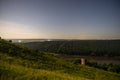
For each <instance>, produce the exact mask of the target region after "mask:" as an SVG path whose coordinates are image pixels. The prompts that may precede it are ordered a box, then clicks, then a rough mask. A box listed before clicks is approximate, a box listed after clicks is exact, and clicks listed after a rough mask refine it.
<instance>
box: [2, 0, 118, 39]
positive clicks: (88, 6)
mask: <svg viewBox="0 0 120 80" xmlns="http://www.w3.org/2000/svg"><path fill="white" fill-rule="evenodd" d="M0 36H1V37H2V38H5V39H13V38H14V39H17V38H19V39H20V38H22V39H43V38H44V39H120V0H0Z"/></svg>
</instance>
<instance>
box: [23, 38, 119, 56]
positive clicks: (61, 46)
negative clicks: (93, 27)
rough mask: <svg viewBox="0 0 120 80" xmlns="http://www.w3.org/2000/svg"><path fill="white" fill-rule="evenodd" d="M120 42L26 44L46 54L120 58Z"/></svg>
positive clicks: (83, 41) (73, 41)
mask: <svg viewBox="0 0 120 80" xmlns="http://www.w3.org/2000/svg"><path fill="white" fill-rule="evenodd" d="M119 44H120V40H71V41H45V42H29V43H24V45H26V46H27V47H30V48H33V49H37V50H40V51H45V52H53V53H57V54H68V55H84V56H107V57H111V56H112V57H113V56H120V45H119Z"/></svg>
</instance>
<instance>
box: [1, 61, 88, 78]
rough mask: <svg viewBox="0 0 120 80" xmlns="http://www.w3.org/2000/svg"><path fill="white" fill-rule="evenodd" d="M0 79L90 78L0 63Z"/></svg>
mask: <svg viewBox="0 0 120 80" xmlns="http://www.w3.org/2000/svg"><path fill="white" fill-rule="evenodd" d="M0 75H1V76H0V80H90V79H86V78H82V77H77V76H73V75H70V74H67V73H61V72H59V71H48V70H43V69H32V68H26V67H23V66H19V65H10V64H8V63H6V62H1V64H0Z"/></svg>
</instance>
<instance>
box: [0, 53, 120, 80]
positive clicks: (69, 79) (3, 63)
mask: <svg viewBox="0 0 120 80" xmlns="http://www.w3.org/2000/svg"><path fill="white" fill-rule="evenodd" d="M24 62H25V61H24V59H21V58H16V57H11V56H8V55H6V54H4V53H0V80H120V74H116V73H112V72H107V71H104V70H100V69H96V68H92V67H88V66H84V65H74V66H73V65H68V66H66V67H67V68H63V69H62V70H50V69H44V68H41V69H35V68H34V67H32V66H29V67H28V66H26V65H23V64H22V63H24ZM28 62H29V61H27V62H25V63H28ZM29 64H30V63H29ZM42 64H43V63H42ZM37 65H38V64H37ZM49 65H50V64H49ZM50 68H51V67H50Z"/></svg>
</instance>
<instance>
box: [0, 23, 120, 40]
mask: <svg viewBox="0 0 120 80" xmlns="http://www.w3.org/2000/svg"><path fill="white" fill-rule="evenodd" d="M0 26H1V27H0V35H1V37H2V38H5V39H118V37H119V35H117V36H115V35H104V36H102V35H90V34H86V35H83V34H82V35H80V34H77V35H73V34H54V35H53V34H50V33H46V32H41V33H37V32H35V31H34V29H30V28H32V27H31V26H27V25H23V24H18V23H13V22H8V21H0Z"/></svg>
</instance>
